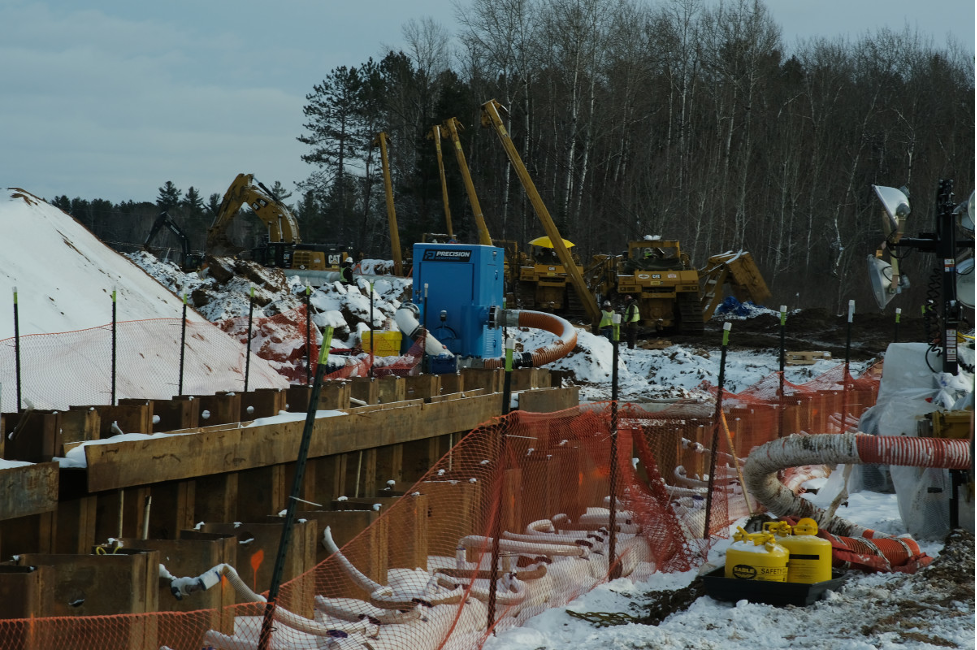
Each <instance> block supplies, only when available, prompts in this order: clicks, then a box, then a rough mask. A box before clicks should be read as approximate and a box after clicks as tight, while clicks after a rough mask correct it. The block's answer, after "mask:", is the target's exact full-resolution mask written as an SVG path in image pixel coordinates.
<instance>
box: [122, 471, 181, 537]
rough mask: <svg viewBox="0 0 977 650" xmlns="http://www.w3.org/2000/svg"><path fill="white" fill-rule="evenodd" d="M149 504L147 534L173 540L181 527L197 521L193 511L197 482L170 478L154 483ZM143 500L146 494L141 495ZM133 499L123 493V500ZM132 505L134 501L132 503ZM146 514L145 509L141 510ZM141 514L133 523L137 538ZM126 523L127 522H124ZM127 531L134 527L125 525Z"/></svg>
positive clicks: (140, 528)
mask: <svg viewBox="0 0 977 650" xmlns="http://www.w3.org/2000/svg"><path fill="white" fill-rule="evenodd" d="M151 490H152V499H153V500H152V503H151V505H150V513H149V514H150V517H149V531H148V532H149V537H150V538H155V539H174V538H176V536H177V534H179V532H180V531H181V530H184V529H186V528H193V525H194V524H195V523H196V521H195V520H194V514H195V513H194V510H195V501H196V482H195V481H170V482H168V483H157V484H155V485H153V486H152V488H151ZM142 498H143V499H145V496H143V497H142ZM135 499H136V496H135V495H133V498H132V499H130V498H129V495H128V494H127V495H126V502H127V504H128V503H132V502H134V501H135ZM134 505H135V504H134ZM143 514H145V510H144V511H143ZM142 521H143V519H142V517H139V518H138V519H137V521H136V522H135V524H136V526H135V531H134V532H135V533H136V534H135V535H134V537H140V536H141V531H142ZM127 523H128V522H127ZM126 529H127V530H126V534H127V535H128V534H129V533H131V532H133V529H132V528H131V527H129V526H126Z"/></svg>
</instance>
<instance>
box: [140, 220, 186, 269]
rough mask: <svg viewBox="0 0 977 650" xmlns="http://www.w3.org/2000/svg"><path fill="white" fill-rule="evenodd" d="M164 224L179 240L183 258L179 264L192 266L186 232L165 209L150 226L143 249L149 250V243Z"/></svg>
mask: <svg viewBox="0 0 977 650" xmlns="http://www.w3.org/2000/svg"><path fill="white" fill-rule="evenodd" d="M164 226H165V227H166V228H168V229H169V231H170V232H172V233H173V236H174V237H176V238H177V240H178V241H179V242H180V249H181V251H182V252H183V258H182V260H181V262H180V265H181V266H182V267H183V268H184V269H186V268H188V267H191V266H194V264H193V262H194V260H193V258H192V256H191V255H190V238H189V237H187V235H186V233H185V232H183V229H182V228H180V226H179V225H177V223H176V221H174V220H173V218H172V217H171V216H170V215H169V214H168V213H167V212H166V211H165V210H164V211H163V212H160V213H159V216H158V217H156V221H154V222H153V227H152V228H150V230H149V234H148V235H147V236H146V241H145V242H143V245H142V247H143V249H144V250H147V251H148V250H149V247H150V244H152V243H153V240H155V239H156V236H157V235H158V234H159V231H160V230H162V229H163V227H164Z"/></svg>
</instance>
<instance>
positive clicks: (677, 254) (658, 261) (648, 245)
mask: <svg viewBox="0 0 977 650" xmlns="http://www.w3.org/2000/svg"><path fill="white" fill-rule="evenodd" d="M689 268H691V261H690V260H689V256H688V255H687V254H686V253H683V252H682V249H681V247H680V246H679V242H678V240H675V239H657V238H653V239H643V240H640V241H632V242H628V255H627V261H626V262H625V269H626V270H627V271H636V270H642V271H680V270H683V269H689Z"/></svg>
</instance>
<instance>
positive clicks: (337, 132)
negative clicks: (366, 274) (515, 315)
mask: <svg viewBox="0 0 977 650" xmlns="http://www.w3.org/2000/svg"><path fill="white" fill-rule="evenodd" d="M454 20H455V24H454V26H453V29H454V34H451V33H450V32H449V30H448V29H447V28H446V27H444V26H442V25H441V24H439V23H437V22H435V21H434V20H432V19H424V20H419V21H410V22H409V23H408V24H407V25H405V26H404V30H403V31H404V37H405V39H404V40H405V43H406V45H405V47H404V49H403V50H402V51H398V52H393V51H391V52H389V53H387V54H386V55H385V56H384V57H382V58H381V59H380V60H379V61H375V60H373V59H369V60H368V61H366V62H363V63H360V64H357V65H350V66H339V67H336V68H334V69H333V70H331V71H329V72H328V73H327V74H326V75H325V77H324V79H323V80H322V81H321V82H320V83H317V84H315V85H314V86H313V88H312V90H311V92H310V93H309V94H308V95H307V96H306V101H307V103H306V105H305V107H304V117H305V120H304V124H303V128H304V132H303V133H301V134H299V135H298V136H297V137H298V140H299V141H300V142H302V143H304V144H305V145H307V146H308V150H307V153H306V154H305V155H303V157H302V158H303V160H304V161H305V162H307V163H308V164H309V165H310V169H311V171H310V174H309V176H308V177H307V178H306V179H304V180H302V181H300V182H298V183H296V184H295V190H296V192H297V199H298V200H297V202H296V203H294V204H293V208H294V210H295V212H296V214H297V215H298V217H299V223H300V227H301V229H302V237H303V240H305V241H317V242H327V241H328V242H337V243H343V244H349V245H352V246H353V247H354V248H355V249H356V250H361V251H363V252H364V253H365V254H368V255H371V256H380V257H389V255H390V251H389V237H388V235H387V212H386V206H385V204H384V187H383V178H382V173H381V172H382V170H381V168H380V161H379V155H378V151H377V149H376V147H375V146H374V143H375V138H376V136H377V134H378V133H379V132H381V131H382V132H385V133H386V134H387V135H388V136H389V140H390V151H389V153H390V172H391V176H392V179H393V189H394V200H395V207H396V214H397V218H398V221H399V226H400V236H401V240H402V241H403V242H413V241H420V237H421V235H422V233H425V232H444V231H445V210H444V206H443V204H442V191H441V182H440V172H439V168H438V163H437V159H436V156H435V147H434V143H433V142H432V140H431V135H432V127H434V126H435V125H439V124H441V123H443V122H444V121H445V120H447V119H449V118H453V117H454V118H457V119H458V120H459V121H460V123H461V125H462V126H463V127H464V128H463V131H462V132H461V142H460V144H461V147H462V149H463V151H464V153H465V157H466V158H467V162H468V166H469V168H470V172H471V176H472V178H473V184H474V187H475V190H476V192H477V195H478V199H479V202H480V204H481V208H482V211H483V213H484V216H485V220H486V223H487V225H488V229H489V232H490V233H491V234H492V236H493V237H494V238H497V239H511V240H517V241H518V242H520V244H521V245H522V246H525V244H526V242H528V241H529V240H531V239H533V238H534V237H536V236H538V235H541V234H543V232H542V228H541V226H540V225H539V223H538V221H537V219H536V217H535V215H534V213H533V210H532V207H531V205H530V203H529V201H528V199H527V197H526V193H525V192H524V191H523V188H522V186H521V185H520V183H519V181H518V179H517V178H516V176H515V174H514V173H513V170H512V168H511V166H510V165H509V162H508V159H507V158H506V156H505V154H504V152H503V150H502V147H501V146H500V144H499V142H498V139H497V137H496V135H495V133H494V132H493V131H491V130H490V129H483V128H481V127H480V106H481V105H482V104H483V103H485V102H486V101H488V100H490V99H496V100H498V101H499V102H500V103H501V104H502V106H503V107H504V108H505V112H504V115H503V118H504V121H505V127H506V129H507V130H508V132H509V134H510V135H511V138H512V141H513V143H514V144H515V145H516V147H517V148H518V150H519V153H520V156H521V157H522V159H523V161H524V162H525V164H526V166H527V168H528V169H529V172H530V174H531V176H532V178H533V179H534V182H535V185H536V187H537V189H538V190H539V191H540V194H541V195H542V198H543V201H544V203H545V204H546V205H547V206H548V209H549V211H550V213H551V214H552V216H553V217H554V219H555V220H556V221H557V224H558V226H559V228H560V231H561V234H562V235H563V236H564V237H565V238H567V239H569V240H571V241H573V242H575V243H576V244H577V248H576V250H577V251H578V252H580V253H581V257H582V258H583V259H584V261H585V262H586V260H587V259H589V257H590V255H592V254H596V253H618V252H620V251H622V250H624V249H625V248H626V245H627V241H628V240H630V239H640V238H641V237H642V236H644V235H660V236H662V237H665V238H669V239H679V240H681V242H682V245H683V248H684V249H685V250H686V252H688V253H689V254H690V255H691V256H692V259H693V261H694V262H695V263H696V264H697V265H698V266H702V265H704V264H705V261H706V259H707V258H708V256H709V255H712V254H715V253H720V252H724V251H727V250H739V249H745V250H748V251H750V252H751V253H752V255H753V257H754V258H755V259H756V260H757V262H758V264H759V266H760V268H761V270H762V271H763V273H764V275H765V277H766V278H767V281H768V284H770V285H771V288H772V289H773V291H774V300H775V301H776V302H778V303H779V302H784V303H788V304H790V305H791V306H792V307H794V306H797V307H811V306H828V307H829V308H833V309H835V310H837V311H839V312H840V311H841V310H842V309H843V306H844V305H845V304H847V300H848V299H850V298H856V299H858V300H859V303H860V305H862V304H865V305H867V304H870V303H872V302H873V301H872V300H871V298H870V293H869V285H868V280H867V277H866V273H865V256H866V255H867V254H868V253H870V252H873V251H874V250H875V249H876V248H877V247H878V245H879V244H880V243H881V241H882V232H881V223H882V222H881V219H880V211H881V206H880V204H879V203H878V201H877V200H876V199H875V197H874V194H873V192H872V188H871V186H872V184H879V185H892V186H900V185H905V186H907V187H908V188H910V190H911V192H912V194H911V202H912V205H913V214H912V216H911V219H910V222H909V224H908V227H907V229H908V231H909V232H910V233H914V232H923V231H932V230H933V228H934V225H933V221H934V210H935V199H936V188H937V184H938V181H939V179H942V178H953V179H955V181H956V192H957V200H960V201H962V200H964V199H966V198H967V196H968V195H969V194H970V192H971V190H972V189H973V179H974V157H975V151H974V135H975V133H974V112H975V105H974V63H973V53H972V52H967V51H964V49H963V48H962V47H961V46H960V45H959V44H958V43H956V42H954V41H952V40H948V42H946V43H945V44H942V45H940V46H937V45H935V44H934V43H933V41H932V40H931V39H928V38H926V37H924V36H922V35H920V34H919V33H917V32H914V31H912V30H910V29H909V28H906V29H904V30H903V31H899V32H897V31H892V30H889V29H879V30H878V31H876V32H875V33H874V34H865V35H863V36H861V37H860V38H858V39H857V40H850V39H840V38H836V39H827V38H816V39H810V40H806V41H798V42H797V43H796V44H792V45H789V46H788V45H787V44H786V43H785V42H784V39H783V37H782V35H781V32H780V29H779V27H778V25H777V24H776V23H775V22H774V20H773V19H772V18H771V16H770V14H769V12H768V10H767V8H766V6H765V5H764V4H763V3H762V2H759V1H757V0H733V1H731V2H724V3H720V4H718V5H717V4H714V3H708V4H707V3H705V2H704V1H703V0H664V1H663V2H660V3H657V4H649V3H646V2H639V1H637V0H469V2H468V3H467V4H464V5H462V4H459V5H457V6H456V14H455V16H454ZM443 144H444V145H446V146H444V147H443V149H444V167H445V176H446V181H447V187H448V198H449V206H450V210H451V215H452V222H453V225H454V227H455V230H456V231H457V233H458V234H459V236H460V238H461V239H462V240H463V241H470V242H475V241H477V233H476V231H475V225H474V223H473V219H472V213H471V208H470V206H469V203H468V200H467V195H466V193H465V188H464V184H463V182H462V176H461V171H460V170H459V169H458V166H457V165H456V164H455V161H454V156H453V154H452V147H451V145H450V143H448V142H444V143H443ZM190 189H192V188H190ZM282 189H283V188H282ZM162 190H163V188H161V197H162ZM189 193H190V190H188V191H187V196H184V197H181V200H182V201H183V203H182V205H183V207H184V208H185V209H186V210H187V211H188V214H196V213H195V212H194V210H195V208H193V207H191V206H193V205H196V201H198V200H199V197H197V198H196V199H190V198H189ZM62 198H66V197H62ZM213 198H214V197H211V201H213ZM96 203H99V205H98V206H96V205H95V204H96ZM102 203H104V202H96V201H93V202H92V203H91V205H90V209H91V210H92V211H93V212H97V211H99V210H101V209H103V208H104V207H105V206H103V205H101V204H102ZM114 209H116V210H118V211H122V210H123V209H128V208H127V207H125V208H124V206H114ZM133 209H135V208H133ZM76 216H77V215H76ZM82 221H83V222H84V218H82ZM96 234H98V233H97V232H96ZM936 265H937V260H935V259H929V257H928V256H925V255H915V256H913V258H912V259H911V260H908V261H907V264H906V266H905V268H906V270H907V271H908V272H909V273H910V274H911V276H912V277H913V280H914V284H913V288H912V289H911V296H910V298H909V299H908V300H915V301H916V303H917V304H918V303H919V302H921V301H922V299H923V296H924V292H925V285H926V277H927V276H928V274H929V273H930V271H931V269H932V268H933V267H935V266H936Z"/></svg>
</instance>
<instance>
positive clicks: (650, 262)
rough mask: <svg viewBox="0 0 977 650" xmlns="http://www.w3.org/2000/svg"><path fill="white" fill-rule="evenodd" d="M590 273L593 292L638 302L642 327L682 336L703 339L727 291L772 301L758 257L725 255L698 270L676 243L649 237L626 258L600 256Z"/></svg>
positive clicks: (634, 245)
mask: <svg viewBox="0 0 977 650" xmlns="http://www.w3.org/2000/svg"><path fill="white" fill-rule="evenodd" d="M594 260H595V263H594V264H593V265H592V266H591V267H590V268H588V269H587V271H586V277H587V278H589V281H590V286H591V288H593V289H594V291H596V292H597V293H599V294H601V295H603V296H616V297H617V298H623V297H624V296H625V295H630V296H632V297H633V298H634V299H635V300H637V301H638V310H639V313H640V318H641V321H640V322H641V325H642V326H643V327H653V328H655V329H656V330H658V331H662V330H670V331H673V332H678V333H681V334H701V333H702V332H703V331H704V329H705V323H706V321H708V320H709V319H710V318H712V315H713V314H714V313H715V312H716V308H717V307H718V306H719V305H720V304H721V303H722V301H723V297H724V296H723V287H724V286H726V285H728V286H729V287H730V288H731V289H732V291H733V294H734V295H735V296H736V298H737V299H739V300H740V301H743V302H745V301H747V300H752V301H753V302H755V303H761V302H763V301H764V300H766V299H767V298H769V297H770V290H769V289H768V288H767V284H766V282H764V280H763V276H762V275H761V274H760V270H759V269H758V268H757V266H756V263H755V262H754V261H753V257H752V256H751V255H750V254H749V253H747V252H745V251H740V252H739V253H722V254H720V255H713V256H712V257H710V258H709V263H708V264H707V265H706V266H705V267H704V268H702V269H696V268H695V267H694V266H693V265H692V262H691V260H690V259H689V256H688V254H686V253H685V252H683V251H682V248H681V246H680V244H679V242H678V241H677V240H674V239H660V238H658V237H645V238H644V239H641V240H637V241H631V242H628V252H627V254H626V255H625V256H623V257H617V256H596V257H595V258H594Z"/></svg>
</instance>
